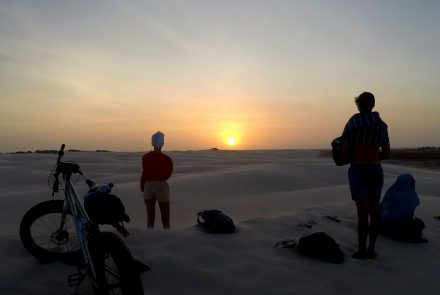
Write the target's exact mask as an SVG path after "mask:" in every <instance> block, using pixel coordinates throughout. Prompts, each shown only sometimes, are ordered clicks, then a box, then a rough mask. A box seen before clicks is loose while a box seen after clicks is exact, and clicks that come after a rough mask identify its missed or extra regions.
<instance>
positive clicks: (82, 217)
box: [59, 175, 96, 278]
mask: <svg viewBox="0 0 440 295" xmlns="http://www.w3.org/2000/svg"><path fill="white" fill-rule="evenodd" d="M63 179H64V180H65V188H64V207H63V214H62V216H61V220H60V227H59V230H62V229H63V227H64V224H65V220H66V214H67V212H68V211H69V209H70V212H71V214H72V218H73V221H74V225H75V229H76V232H77V234H78V238H79V241H80V245H81V249H82V253H83V256H84V261H85V263H86V264H89V265H90V268H91V270H92V274H93V277H94V278H96V272H95V267H94V265H93V261H92V259H91V258H90V251H89V247H88V238H89V237H88V228H87V227H88V226H89V225H90V218H89V216H88V215H87V212H86V210H85V209H84V206H83V204H82V202H81V201H80V199H79V197H78V194H77V193H76V191H75V189H74V188H73V185H72V183H71V181H70V175H63Z"/></svg>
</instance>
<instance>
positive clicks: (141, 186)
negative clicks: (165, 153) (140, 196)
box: [139, 158, 145, 192]
mask: <svg viewBox="0 0 440 295" xmlns="http://www.w3.org/2000/svg"><path fill="white" fill-rule="evenodd" d="M144 169H145V161H144V158H142V175H141V179H140V180H139V186H140V188H141V192H144V183H145V174H144Z"/></svg>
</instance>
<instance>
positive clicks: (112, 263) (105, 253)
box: [89, 232, 144, 295]
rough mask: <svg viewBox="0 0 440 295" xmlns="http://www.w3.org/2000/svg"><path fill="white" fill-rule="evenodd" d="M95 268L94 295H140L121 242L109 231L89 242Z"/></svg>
mask: <svg viewBox="0 0 440 295" xmlns="http://www.w3.org/2000/svg"><path fill="white" fill-rule="evenodd" d="M89 250H90V255H91V257H92V261H93V265H94V267H95V272H96V278H95V284H93V285H92V286H93V291H94V294H95V295H110V294H115V295H116V294H118V295H143V294H144V288H143V285H142V280H141V277H140V273H139V272H138V271H137V269H136V268H135V266H134V259H133V256H132V255H131V252H130V250H129V249H128V248H127V246H126V244H125V243H124V241H123V240H122V239H121V238H120V237H119V236H117V235H115V234H113V233H111V232H101V233H97V234H96V235H94V236H92V237H91V238H90V240H89Z"/></svg>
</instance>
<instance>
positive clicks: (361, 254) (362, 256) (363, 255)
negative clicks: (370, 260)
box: [351, 251, 367, 260]
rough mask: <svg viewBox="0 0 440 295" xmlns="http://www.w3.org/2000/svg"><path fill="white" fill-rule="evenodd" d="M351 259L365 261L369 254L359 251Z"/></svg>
mask: <svg viewBox="0 0 440 295" xmlns="http://www.w3.org/2000/svg"><path fill="white" fill-rule="evenodd" d="M351 257H353V258H356V259H361V260H365V259H367V253H365V252H363V251H358V252H356V253H354V254H353V256H351Z"/></svg>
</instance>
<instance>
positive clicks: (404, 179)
mask: <svg viewBox="0 0 440 295" xmlns="http://www.w3.org/2000/svg"><path fill="white" fill-rule="evenodd" d="M419 204H420V200H419V196H418V194H417V192H416V181H415V179H414V177H413V176H412V175H411V174H409V173H403V174H400V175H399V176H398V177H397V180H396V182H395V183H394V184H393V185H392V186H391V187H390V188H389V189H388V190H387V191H386V193H385V195H384V197H383V198H382V201H381V202H380V215H381V225H380V227H381V232H382V233H383V234H386V235H389V236H392V237H394V238H397V239H399V240H404V241H410V242H413V243H421V242H426V241H427V240H426V239H424V238H422V231H423V229H424V228H425V223H424V222H423V220H421V219H420V218H417V217H416V218H415V217H414V213H415V211H416V208H417V206H419Z"/></svg>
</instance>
